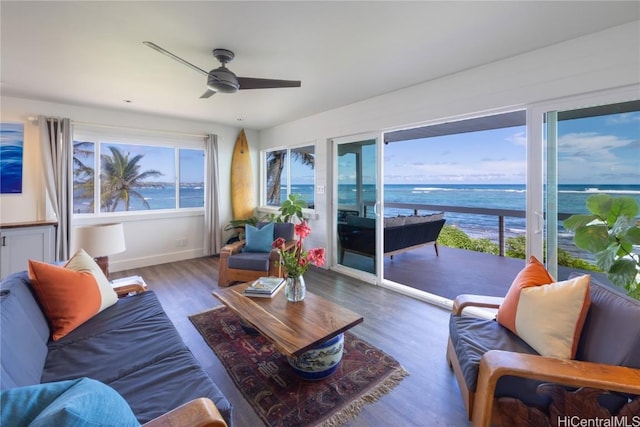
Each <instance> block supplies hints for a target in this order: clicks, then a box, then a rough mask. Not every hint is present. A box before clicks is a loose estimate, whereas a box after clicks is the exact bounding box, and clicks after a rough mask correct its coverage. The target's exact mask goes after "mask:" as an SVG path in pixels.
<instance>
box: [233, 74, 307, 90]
mask: <svg viewBox="0 0 640 427" xmlns="http://www.w3.org/2000/svg"><path fill="white" fill-rule="evenodd" d="M238 83H239V84H240V90H243V89H275V88H280V87H300V85H301V82H300V80H273V79H256V78H253V77H238Z"/></svg>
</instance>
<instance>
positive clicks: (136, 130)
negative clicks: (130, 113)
mask: <svg viewBox="0 0 640 427" xmlns="http://www.w3.org/2000/svg"><path fill="white" fill-rule="evenodd" d="M71 124H74V125H84V126H93V127H101V128H108V129H120V130H129V131H135V132H154V133H164V134H168V135H180V136H191V137H197V138H206V137H207V136H209V135H203V134H197V133H187V132H176V131H168V130H153V129H143V128H134V127H127V126H116V125H105V124H100V123H90V122H78V121H74V120H72V121H71Z"/></svg>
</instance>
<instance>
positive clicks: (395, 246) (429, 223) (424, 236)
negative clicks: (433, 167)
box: [338, 212, 446, 262]
mask: <svg viewBox="0 0 640 427" xmlns="http://www.w3.org/2000/svg"><path fill="white" fill-rule="evenodd" d="M443 216H444V212H439V213H434V214H430V215H412V216H396V217H389V218H385V219H384V254H385V256H391V257H393V255H395V254H398V253H402V252H406V251H410V250H413V249H416V248H419V247H422V246H425V245H433V246H434V248H435V251H436V255H438V244H437V240H438V236H439V235H440V231H441V230H442V227H444V223H445V221H446V220H445V219H444V218H443ZM375 221H376V220H375V219H374V218H365V217H361V216H355V215H348V216H346V217H345V222H344V223H341V224H338V238H339V240H340V257H339V261H340V262H342V261H343V259H344V254H345V252H353V253H357V254H360V255H364V256H368V257H375V246H376V234H375V224H376V223H375Z"/></svg>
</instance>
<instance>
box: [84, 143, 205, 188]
mask: <svg viewBox="0 0 640 427" xmlns="http://www.w3.org/2000/svg"><path fill="white" fill-rule="evenodd" d="M109 145H110V144H104V145H103V146H102V150H103V154H104V153H106V154H109V155H110V154H111V151H110V150H109V148H108V146H109ZM114 145H115V147H116V148H118V149H119V150H120V151H122V152H123V153H124V154H126V153H130V157H133V156H135V155H136V154H142V155H143V157H142V159H140V161H139V165H140V172H144V171H147V170H157V171H159V172H160V173H162V176H160V177H156V178H151V179H149V181H154V182H174V181H175V151H174V148H171V147H152V146H145V145H128V144H114ZM81 160H82V161H83V162H84V163H85V164H87V165H91V164H90V162H91V160H90V159H88V158H82V159H81ZM180 162H181V164H180V180H181V182H183V183H201V182H203V180H204V157H203V150H190V149H181V150H180Z"/></svg>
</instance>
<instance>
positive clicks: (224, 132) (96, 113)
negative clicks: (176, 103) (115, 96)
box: [0, 97, 258, 271]
mask: <svg viewBox="0 0 640 427" xmlns="http://www.w3.org/2000/svg"><path fill="white" fill-rule="evenodd" d="M1 106H2V109H1V114H0V120H1V121H2V122H13V123H16V122H21V123H24V125H25V142H24V170H23V192H22V194H19V195H2V196H0V221H1V222H2V223H11V222H24V221H36V220H44V219H55V218H52V217H51V213H48V212H47V202H46V199H47V198H46V193H45V187H44V181H43V177H42V173H41V160H40V150H39V142H38V129H37V126H35V125H33V124H32V123H30V122H29V120H28V117H30V116H37V115H44V116H53V117H68V118H70V119H71V120H72V121H75V122H82V123H91V124H99V125H108V126H116V127H123V128H134V129H147V130H155V131H166V132H178V133H188V134H202V135H205V134H209V133H215V134H217V135H218V148H219V159H218V160H219V164H218V166H219V168H220V170H219V176H220V217H221V226H222V227H224V226H225V225H226V223H227V222H228V221H229V220H230V219H231V202H230V190H229V188H230V165H231V154H232V152H233V146H234V144H235V140H236V137H237V136H238V133H239V131H240V129H239V128H236V127H230V126H225V125H220V124H216V123H214V122H211V123H205V122H197V121H188V120H181V119H174V118H168V117H160V116H152V115H145V114H137V113H131V112H128V111H124V110H122V111H118V110H107V109H99V108H94V107H86V106H74V105H67V104H61V103H52V102H43V101H37V100H30V99H22V98H12V97H2V99H1ZM245 132H246V134H247V140H248V142H249V147H250V149H251V156H252V160H253V162H254V164H255V168H256V169H257V165H258V150H257V144H258V137H257V133H256V132H255V131H251V130H246V131H245ZM256 191H257V189H256ZM256 200H257V194H256ZM97 221H98V222H113V221H122V222H123V223H124V228H125V239H126V242H127V250H126V251H125V252H123V253H121V254H117V255H114V256H112V257H110V261H111V267H110V269H111V271H118V270H123V269H128V268H135V267H140V266H146V265H153V264H159V263H163V262H171V261H176V260H181V259H189V258H194V257H198V256H202V254H203V247H204V235H203V229H204V217H203V215H195V216H194V215H192V214H189V215H176V214H169V215H155V214H154V215H152V216H148V215H147V216H142V215H127V216H124V215H123V216H109V217H108V218H106V219H105V218H101V219H99V220H97ZM92 222H93V221H92ZM86 223H87V221H86V220H82V221H74V225H78V224H83V225H84V224H86ZM182 239H186V240H187V243H186V245H180V244H178V242H177V241H178V240H182ZM25 267H26V266H25Z"/></svg>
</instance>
